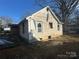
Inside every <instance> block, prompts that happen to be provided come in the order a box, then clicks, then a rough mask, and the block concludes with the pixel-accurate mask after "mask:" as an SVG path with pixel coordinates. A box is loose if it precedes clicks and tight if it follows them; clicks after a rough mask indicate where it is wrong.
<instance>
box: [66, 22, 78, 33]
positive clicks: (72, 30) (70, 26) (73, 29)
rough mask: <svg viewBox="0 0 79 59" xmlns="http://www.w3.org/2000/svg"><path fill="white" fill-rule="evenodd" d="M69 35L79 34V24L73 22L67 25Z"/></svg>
mask: <svg viewBox="0 0 79 59" xmlns="http://www.w3.org/2000/svg"><path fill="white" fill-rule="evenodd" d="M66 30H67V32H66V33H67V34H79V24H78V22H77V21H75V20H71V22H70V23H68V24H67V28H66Z"/></svg>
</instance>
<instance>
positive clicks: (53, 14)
mask: <svg viewBox="0 0 79 59" xmlns="http://www.w3.org/2000/svg"><path fill="white" fill-rule="evenodd" d="M46 8H48V10H49V11H50V12H51V14H52V16H53V17H54V18H55V19H56V21H57V22H58V23H60V24H63V23H62V22H61V21H60V20H59V18H58V17H57V16H56V14H55V13H54V12H53V11H52V9H51V8H50V7H49V6H47V7H46Z"/></svg>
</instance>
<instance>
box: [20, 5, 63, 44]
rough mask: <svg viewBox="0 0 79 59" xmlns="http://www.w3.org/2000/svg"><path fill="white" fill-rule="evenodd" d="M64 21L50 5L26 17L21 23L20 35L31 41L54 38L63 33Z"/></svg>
mask: <svg viewBox="0 0 79 59" xmlns="http://www.w3.org/2000/svg"><path fill="white" fill-rule="evenodd" d="M62 27H63V23H62V22H60V20H59V19H58V18H57V16H56V15H55V13H54V12H53V11H52V10H51V8H50V7H49V6H47V7H45V8H43V9H41V10H40V11H38V12H36V13H34V14H32V15H31V16H28V17H25V18H24V19H23V20H22V21H21V22H20V23H19V28H20V36H21V37H23V38H25V39H26V40H27V41H28V42H29V43H31V42H35V41H48V40H53V37H58V36H61V35H63V28H62Z"/></svg>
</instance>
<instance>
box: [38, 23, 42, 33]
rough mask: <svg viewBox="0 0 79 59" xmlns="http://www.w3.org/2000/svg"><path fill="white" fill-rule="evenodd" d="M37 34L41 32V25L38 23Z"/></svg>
mask: <svg viewBox="0 0 79 59" xmlns="http://www.w3.org/2000/svg"><path fill="white" fill-rule="evenodd" d="M38 32H42V25H41V23H38Z"/></svg>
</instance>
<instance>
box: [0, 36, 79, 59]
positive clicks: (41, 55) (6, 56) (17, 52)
mask: <svg viewBox="0 0 79 59" xmlns="http://www.w3.org/2000/svg"><path fill="white" fill-rule="evenodd" d="M61 38H62V39H61ZM73 38H74V39H73ZM55 39H58V40H60V41H61V40H64V39H65V40H66V39H67V41H68V39H69V41H70V40H71V39H72V41H73V40H76V41H74V42H73V43H68V44H63V45H53V41H49V42H39V43H38V44H37V45H25V44H24V45H20V46H17V47H14V48H9V49H4V50H1V51H0V59H59V57H58V55H60V54H62V55H64V54H66V52H76V53H77V57H75V58H78V55H79V42H77V40H79V37H75V36H69V35H68V36H67V35H65V36H62V37H59V38H55ZM68 58H70V57H65V58H64V57H62V58H60V59H68Z"/></svg>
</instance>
